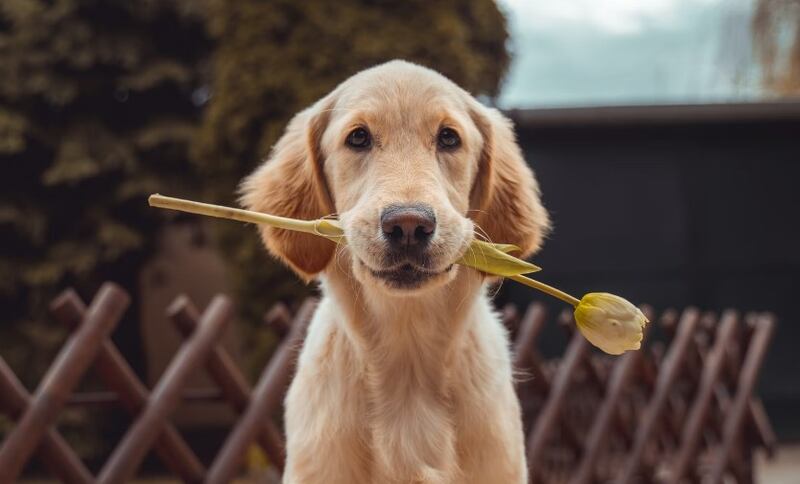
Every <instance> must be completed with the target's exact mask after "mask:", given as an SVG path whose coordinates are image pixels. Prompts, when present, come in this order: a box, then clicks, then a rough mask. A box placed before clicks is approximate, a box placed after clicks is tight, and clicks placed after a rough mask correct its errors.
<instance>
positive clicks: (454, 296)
mask: <svg viewBox="0 0 800 484" xmlns="http://www.w3.org/2000/svg"><path fill="white" fill-rule="evenodd" d="M322 282H323V291H324V292H325V294H326V296H327V297H330V298H331V299H332V301H329V302H332V303H334V304H336V305H337V306H338V309H339V310H340V311H338V313H339V314H341V315H342V317H343V318H345V320H344V321H336V322H335V324H337V325H339V326H340V327H341V328H342V329H343V330H344V332H345V334H347V336H348V338H347V339H348V340H349V341H350V342H351V343H352V345H351V346H352V348H353V351H354V354H355V358H356V360H357V361H358V366H359V368H358V369H355V371H356V372H358V373H359V375H360V376H359V379H361V380H362V381H363V382H364V384H365V385H366V388H365V390H366V393H365V394H364V397H365V398H367V399H368V401H367V405H368V406H369V408H370V409H371V410H370V412H369V419H368V420H369V421H368V422H365V423H367V424H368V425H369V426H370V427H371V428H372V429H373V434H372V439H373V445H374V452H375V453H376V457H377V458H378V461H379V462H381V463H383V468H384V469H392V472H393V473H394V475H393V476H392V478H396V477H397V474H398V472H399V473H400V474H402V473H403V472H405V471H407V472H409V473H413V472H417V471H418V470H419V469H421V468H424V467H426V466H427V467H431V468H443V467H447V466H449V465H452V463H453V462H454V461H455V458H454V452H455V448H454V445H455V444H454V437H453V436H454V432H455V430H454V428H453V427H452V424H451V416H452V407H451V405H452V403H453V402H452V397H451V395H452V392H451V390H452V385H453V382H454V381H455V379H457V378H458V377H457V376H453V373H455V372H456V366H455V365H456V363H457V362H456V361H455V360H456V356H457V355H458V354H463V353H465V352H461V351H459V349H460V348H462V345H463V344H465V342H466V341H468V336H467V335H468V333H469V328H470V326H471V325H474V324H476V321H478V320H479V319H480V317H479V316H477V315H476V312H478V311H480V309H484V310H485V309H486V307H487V306H488V303H487V301H486V296H485V295H484V287H483V285H484V278H483V276H481V275H480V274H478V273H477V272H475V271H472V270H470V269H468V268H466V267H458V273H457V274H456V275H455V277H454V279H453V280H452V281H450V282H449V283H448V284H446V285H443V286H440V287H434V288H431V289H430V290H424V291H417V292H416V293H415V294H413V295H408V296H397V295H392V294H389V293H387V292H386V291H384V290H382V289H380V288H378V287H375V286H370V285H362V284H361V283H359V282H358V281H357V280H356V279H355V278H354V277H353V275H352V273H351V272H350V271H349V270H342V269H341V265H340V266H339V268H337V269H333V270H329V271H328V272H327V273H326V274H325V276H324V277H323V281H322ZM478 305H481V308H478ZM467 353H468V352H467ZM400 469H404V470H405V471H400ZM408 477H409V479H410V480H413V479H412V478H411V477H412V474H409V476H408ZM387 479H388V476H387ZM387 482H389V481H387ZM392 482H394V481H392ZM398 482H400V481H398ZM403 482H406V481H403Z"/></svg>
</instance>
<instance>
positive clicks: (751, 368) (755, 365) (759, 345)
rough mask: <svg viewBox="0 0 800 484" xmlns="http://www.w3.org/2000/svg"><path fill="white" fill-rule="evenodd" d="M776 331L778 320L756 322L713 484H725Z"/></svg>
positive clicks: (765, 318)
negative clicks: (754, 390) (735, 447)
mask: <svg viewBox="0 0 800 484" xmlns="http://www.w3.org/2000/svg"><path fill="white" fill-rule="evenodd" d="M774 329H775V318H774V316H772V315H771V314H762V315H760V316H759V317H758V318H757V320H756V327H755V331H754V333H753V336H752V339H751V341H750V345H749V347H748V348H747V353H746V355H745V357H744V362H743V363H742V370H741V372H740V373H739V381H738V384H737V389H736V396H735V397H734V400H733V405H732V406H731V409H730V411H729V412H728V414H727V415H726V416H725V417H726V418H725V426H724V429H723V434H722V445H721V446H720V448H719V451H718V452H717V453H716V456H715V460H714V464H713V466H712V469H711V479H710V482H711V483H713V484H716V483H718V482H722V478H723V475H724V474H725V468H726V467H727V465H728V460H729V459H730V458H731V454H732V453H733V449H734V446H735V444H736V441H737V439H738V438H739V437H740V436H741V431H742V427H743V423H744V419H745V417H746V416H747V410H748V404H749V402H750V396H751V395H752V394H753V389H754V388H755V384H756V380H757V378H758V372H759V370H760V369H761V365H762V363H763V362H764V356H765V355H766V352H767V348H768V347H769V342H770V339H771V338H772V333H773V331H774Z"/></svg>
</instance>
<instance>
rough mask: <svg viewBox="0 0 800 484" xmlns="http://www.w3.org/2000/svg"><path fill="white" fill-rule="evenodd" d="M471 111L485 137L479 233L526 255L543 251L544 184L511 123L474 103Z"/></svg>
mask: <svg viewBox="0 0 800 484" xmlns="http://www.w3.org/2000/svg"><path fill="white" fill-rule="evenodd" d="M470 115H471V117H472V120H473V122H474V123H475V124H476V125H477V127H478V130H479V131H480V132H481V136H482V137H483V149H482V151H481V159H480V161H479V166H478V172H477V175H476V179H475V183H474V184H473V187H472V192H471V194H470V204H471V205H472V207H471V208H472V211H470V214H472V218H473V220H474V221H475V223H476V224H477V225H478V226H479V229H478V232H480V231H481V229H482V230H483V232H485V235H486V236H488V237H489V239H490V240H491V241H492V242H495V243H504V244H514V245H516V246H518V247H520V248H521V249H522V254H521V256H522V257H527V256H529V255H531V254H533V253H534V252H536V251H537V250H538V249H539V247H540V246H541V244H542V239H543V238H544V236H545V235H547V232H548V230H549V228H550V219H549V217H548V215H547V210H545V208H544V207H543V206H542V202H541V199H540V195H539V184H538V183H537V181H536V178H535V177H534V174H533V171H532V170H531V168H530V167H529V166H528V164H527V163H525V159H524V158H523V156H522V151H521V150H520V148H519V145H518V144H517V141H516V138H515V136H514V130H513V127H512V124H511V121H510V120H508V119H507V118H506V117H505V116H503V115H502V114H500V112H499V111H497V110H496V109H492V108H487V107H485V106H482V105H480V104H478V103H477V102H474V101H473V106H472V108H471V109H470ZM515 255H517V254H515Z"/></svg>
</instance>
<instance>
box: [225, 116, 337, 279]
mask: <svg viewBox="0 0 800 484" xmlns="http://www.w3.org/2000/svg"><path fill="white" fill-rule="evenodd" d="M328 104H329V102H326V101H325V100H322V101H319V102H318V103H317V104H315V105H314V106H312V107H311V108H308V109H306V110H305V111H302V112H300V113H299V114H297V115H296V116H295V117H294V118H293V119H292V120H291V122H289V125H288V127H287V128H286V132H285V133H284V134H283V136H282V137H281V139H280V140H278V142H277V143H276V144H275V146H274V147H273V149H272V153H271V154H270V156H269V158H268V159H267V161H266V162H265V163H263V164H262V165H261V166H260V167H259V168H257V169H256V170H255V172H253V173H252V174H251V175H250V176H248V177H247V178H245V179H244V181H243V182H242V185H241V187H240V192H241V194H242V196H241V204H242V205H243V206H244V207H245V208H246V209H248V210H254V211H256V212H264V213H269V214H272V215H280V216H283V217H290V218H296V219H303V220H311V219H318V218H321V217H324V216H326V215H330V214H332V213H334V212H335V209H334V206H333V202H332V200H331V197H330V192H329V190H328V186H327V182H326V180H325V174H324V172H323V169H322V163H323V160H322V154H321V150H320V145H319V143H320V138H321V137H322V134H323V132H324V131H325V127H326V126H327V123H328V118H329V116H330V115H329V112H330V110H329V109H326V106H327V105H328ZM259 229H260V231H261V238H262V240H263V241H264V244H265V245H266V246H267V248H268V249H269V251H270V252H271V253H272V254H273V255H275V256H276V257H278V258H279V259H281V260H282V261H284V262H285V263H286V264H288V265H289V267H291V268H292V269H293V270H294V271H295V272H296V273H297V274H298V275H299V276H300V277H301V278H303V279H304V280H306V281H309V280H311V279H313V278H314V276H315V275H316V274H318V273H320V272H321V271H323V270H324V269H325V267H326V266H327V265H328V263H329V262H330V260H331V259H332V258H333V254H334V251H335V249H336V246H335V244H334V243H333V242H331V241H330V240H327V239H325V238H323V237H317V236H315V235H311V234H305V233H302V232H293V231H290V230H283V229H276V228H273V227H266V226H261V227H259Z"/></svg>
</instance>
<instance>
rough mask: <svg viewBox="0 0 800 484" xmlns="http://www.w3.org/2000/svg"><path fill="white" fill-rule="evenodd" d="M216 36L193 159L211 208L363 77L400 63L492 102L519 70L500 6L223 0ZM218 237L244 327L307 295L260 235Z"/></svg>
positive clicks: (470, 1) (233, 230)
mask: <svg viewBox="0 0 800 484" xmlns="http://www.w3.org/2000/svg"><path fill="white" fill-rule="evenodd" d="M209 32H210V34H211V35H212V37H213V38H214V40H215V41H216V42H217V47H216V49H215V52H214V59H213V66H212V72H213V83H212V86H211V94H212V97H211V100H210V103H209V106H208V108H207V109H206V111H205V116H204V120H203V126H202V128H201V130H200V131H199V135H198V139H197V141H196V143H195V144H194V150H193V155H194V158H195V160H196V162H197V163H198V165H199V169H200V171H201V173H203V174H204V178H205V179H206V180H208V183H207V188H208V189H209V190H208V191H207V198H208V199H210V200H213V201H215V202H218V203H227V204H230V203H235V200H236V187H237V184H238V182H239V180H241V178H242V177H243V176H244V175H246V174H247V173H249V172H250V171H251V170H252V169H253V168H254V167H255V166H256V165H257V164H258V163H259V162H260V160H262V159H263V158H264V157H265V156H266V155H267V153H268V151H269V148H270V147H271V146H272V144H273V143H275V141H276V140H277V139H278V137H279V136H280V134H281V133H282V131H283V129H284V127H285V125H286V123H287V121H288V120H289V119H290V118H291V116H292V115H293V114H295V113H296V112H298V111H300V110H301V109H303V108H305V107H307V106H308V105H310V104H311V103H313V102H314V101H315V100H316V99H318V98H320V97H322V96H323V95H325V94H326V93H327V92H329V91H330V90H331V89H333V87H335V86H336V84H338V83H339V82H341V81H342V80H344V79H346V78H347V77H348V76H350V75H352V74H354V73H355V72H357V71H359V70H361V69H364V68H366V67H369V66H372V65H375V64H378V63H381V62H384V61H387V60H390V59H394V58H402V59H406V60H410V61H413V62H417V63H420V64H423V65H426V66H429V67H432V68H434V69H436V70H438V71H440V72H442V73H443V74H444V75H446V76H448V77H449V78H451V79H452V80H454V81H455V82H457V83H458V84H460V85H461V86H463V87H465V88H466V89H467V90H470V91H471V92H473V93H475V94H479V95H485V96H488V97H490V98H491V97H494V96H496V95H497V93H498V90H499V86H500V84H501V80H502V79H503V76H504V74H505V72H506V69H507V67H508V63H509V53H508V51H507V48H506V44H507V41H508V33H507V30H506V21H505V18H504V17H503V15H502V13H501V12H500V11H499V9H498V6H497V5H496V4H495V2H493V1H492V0H461V1H456V0H444V1H439V2H428V1H423V0H409V1H404V2H390V1H384V0H350V1H342V2H329V1H324V0H309V1H303V2H297V1H293V0H274V1H271V2H262V1H258V0H239V1H235V2H230V1H226V0H214V1H212V2H211V8H210V13H209ZM217 227H218V228H219V229H220V239H221V244H222V246H223V252H224V253H225V254H227V255H229V256H230V259H231V260H232V264H231V265H232V267H233V268H235V269H236V270H237V271H238V274H239V277H238V287H239V290H238V294H239V300H240V301H241V302H242V306H243V309H244V315H245V319H246V320H250V321H257V320H258V316H259V315H260V314H263V311H264V309H265V308H266V307H268V305H269V304H270V303H271V302H272V301H273V300H274V299H275V298H283V299H286V298H291V297H296V296H297V295H301V294H305V293H306V292H307V291H308V289H307V288H303V286H302V284H301V283H300V282H299V281H297V280H296V279H295V278H294V277H292V276H291V275H289V274H288V272H287V271H286V270H285V269H282V268H280V267H278V266H277V264H276V263H274V262H271V261H269V260H268V257H267V256H266V254H265V251H264V249H263V248H262V247H261V246H260V242H259V240H258V237H257V236H256V235H255V233H254V232H253V233H249V234H243V233H242V230H243V229H242V227H241V226H232V225H230V224H218V225H217Z"/></svg>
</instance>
